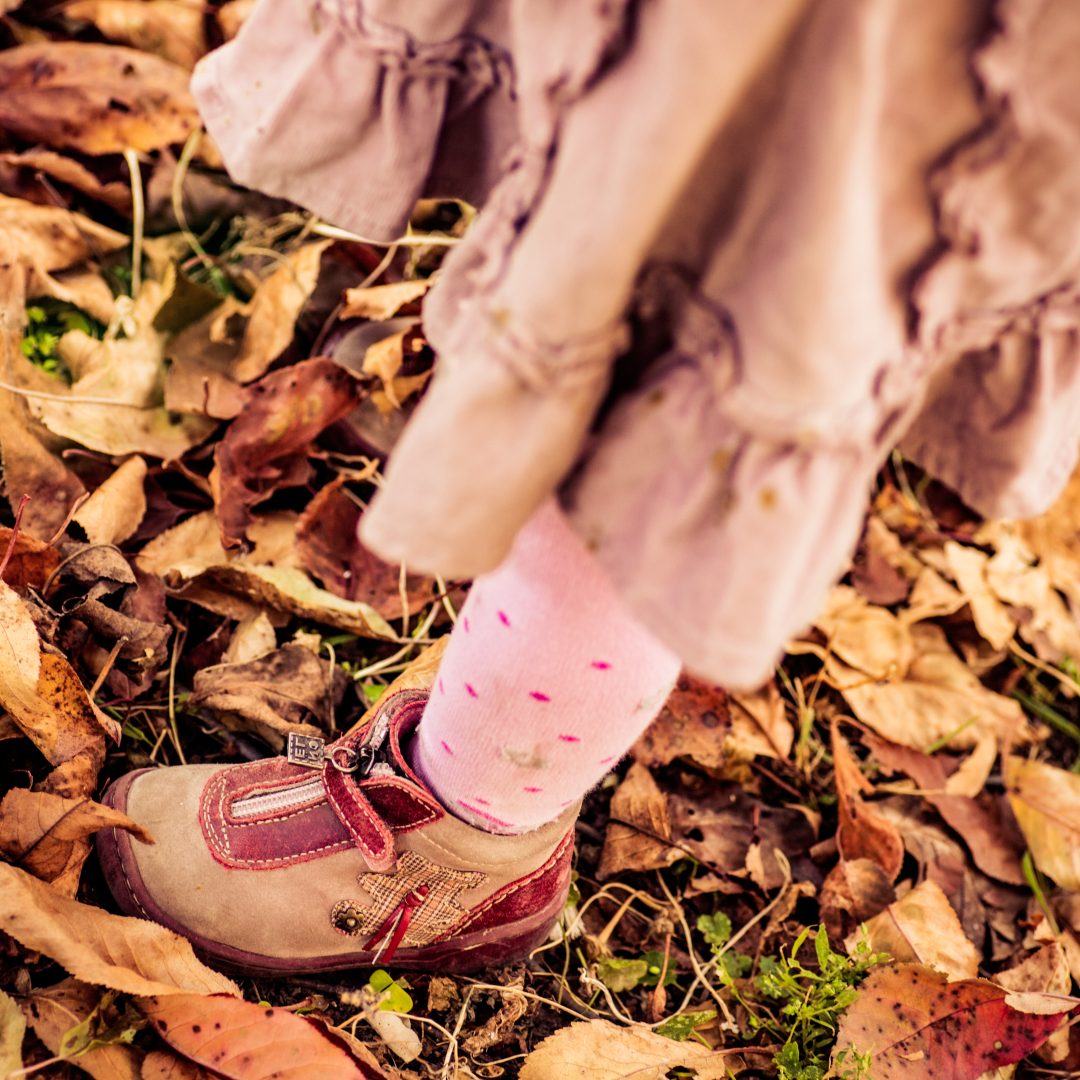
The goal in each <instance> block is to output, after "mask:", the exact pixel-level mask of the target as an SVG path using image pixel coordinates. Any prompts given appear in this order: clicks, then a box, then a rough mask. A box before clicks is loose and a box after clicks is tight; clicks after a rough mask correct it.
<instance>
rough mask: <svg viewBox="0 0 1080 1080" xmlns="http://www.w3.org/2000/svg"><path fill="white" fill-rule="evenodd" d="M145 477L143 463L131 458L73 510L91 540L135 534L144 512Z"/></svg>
mask: <svg viewBox="0 0 1080 1080" xmlns="http://www.w3.org/2000/svg"><path fill="white" fill-rule="evenodd" d="M145 479H146V462H145V461H144V460H143V459H142V458H141V457H139V456H138V455H135V456H134V457H130V458H128V459H127V461H125V462H124V463H123V464H122V465H121V466H120V467H119V468H118V469H117V470H116V472H114V473H113V474H112V476H110V477H109V478H108V479H107V480H106V481H105V482H104V483H103V484H102V485H101V486H100V487H99V488H97V489H96V490H95V491H94V492H93V493H92V494H91V495H90V498H89V499H87V500H86V502H84V503H83V504H82V506H80V507H79V509H78V510H76V511H75V514H74V520H75V521H77V522H78V523H79V524H80V525H81V526H82V527H83V530H84V531H85V532H86V538H87V539H88V540H89V541H90V543H92V544H119V543H120V542H121V541H123V540H127V538H128V537H129V536H132V535H134V533H135V530H136V529H138V527H139V525H140V523H141V522H142V519H143V516H144V515H145V514H146V495H145V493H144V491H143V481H145Z"/></svg>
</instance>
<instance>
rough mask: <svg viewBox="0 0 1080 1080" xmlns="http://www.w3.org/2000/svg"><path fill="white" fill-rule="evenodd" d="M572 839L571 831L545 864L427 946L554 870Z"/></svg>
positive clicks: (492, 898) (473, 911) (458, 930)
mask: <svg viewBox="0 0 1080 1080" xmlns="http://www.w3.org/2000/svg"><path fill="white" fill-rule="evenodd" d="M573 839H574V834H573V831H571V832H568V833H567V834H566V836H564V837H563V839H562V841H561V842H560V843H559V845H558V846H557V847H556V848H555V850H554V851H553V852H552V854H551V856H550V857H549V858H548V860H547V862H545V863H544V865H543V866H540V867H538V868H537V869H536V870H534V871H533V872H532V873H531V874H528V875H527V876H525V877H523V878H518V880H517V881H515V882H512V883H511V884H510V885H507V886H504V887H503V888H502V889H500V890H499V891H498V892H494V893H492V894H491V895H490V896H489V897H488V898H487V899H486V900H483V901H481V902H480V903H479V904H478V905H477V906H476V907H474V908H470V910H469V912H468V913H467V914H466V916H465V918H464V919H462V920H461V921H460V922H458V923H456V924H455V925H454V926H452V927H450V929H449V930H447V931H446V932H445V933H444V934H442V935H441V936H440V937H437V938H433V939H432V940H431V942H429V944H435V943H436V942H440V941H447V940H449V939H450V938H452V937H454V936H455V935H456V934H460V933H462V932H463V931H464V930H467V929H468V926H469V923H471V922H475V921H476V920H477V919H478V918H479V917H480V916H481V915H483V914H484V913H485V912H487V911H489V910H490V909H491V908H492V907H493V906H494V905H495V904H497V903H499V901H501V900H505V899H506V898H507V897H508V896H513V895H514V893H516V892H519V891H520V890H521V889H523V888H525V886H526V885H530V884H532V882H534V881H536V880H537V879H538V878H541V877H543V876H544V875H545V874H546V873H547V872H548V871H549V870H552V869H554V867H555V866H557V865H558V863H559V861H560V860H561V859H562V857H563V855H564V854H565V853H566V849H567V848H568V847H570V846H572V845H573Z"/></svg>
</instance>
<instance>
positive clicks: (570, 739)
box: [559, 735, 581, 742]
mask: <svg viewBox="0 0 1080 1080" xmlns="http://www.w3.org/2000/svg"><path fill="white" fill-rule="evenodd" d="M559 742H581V740H580V739H579V738H578V737H577V736H576V735H560V736H559Z"/></svg>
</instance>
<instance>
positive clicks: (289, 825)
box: [199, 763, 353, 870]
mask: <svg viewBox="0 0 1080 1080" xmlns="http://www.w3.org/2000/svg"><path fill="white" fill-rule="evenodd" d="M260 764H261V763H260ZM241 768H243V767H241ZM235 771H239V770H235ZM304 771H306V770H304ZM233 772H234V770H233V769H229V768H225V769H222V770H221V771H220V772H216V773H214V775H213V776H211V777H210V779H209V780H207V782H206V786H205V787H204V788H203V791H202V797H201V798H200V800H199V826H200V828H201V829H202V834H203V839H204V840H205V841H206V846H207V848H208V849H209V851H210V854H211V855H213V857H214V859H215V860H216V861H217V862H219V863H221V865H222V866H225V867H229V868H230V869H243V870H272V869H274V868H275V867H280V866H289V865H291V864H292V863H299V862H308V861H310V860H311V859H320V858H322V857H324V856H326V855H330V854H332V853H333V852H335V851H343V850H346V849H348V848H350V847H352V843H353V841H352V837H351V836H350V835H349V833H348V831H347V830H346V829H345V827H344V826H343V825H342V823H341V822H340V821H339V820H338V818H337V816H336V815H335V814H334V812H333V811H332V810H331V809H330V807H329V806H327V804H326V802H325V800H323V799H322V798H321V796H320V801H318V802H305V803H304V804H302V805H301V806H299V807H296V808H294V809H292V810H289V811H278V812H277V813H275V814H273V815H268V816H266V817H263V818H252V819H250V820H244V819H239V820H238V819H236V818H234V817H233V816H232V815H231V814H230V813H229V812H228V808H229V806H230V805H231V803H232V802H233V801H235V798H236V797H237V795H239V794H242V793H243V792H245V791H250V790H252V788H253V787H254V785H243V786H241V785H238V784H236V783H235V778H234V777H233V776H232V775H231V774H232V773H233ZM315 775H316V776H317V775H318V774H315ZM299 779H300V780H301V781H302V780H303V779H304V778H299ZM306 779H309V780H310V779H311V776H308V777H306ZM288 786H289V785H282V784H281V782H280V781H278V782H277V783H276V784H269V783H268V784H266V785H263V787H269V788H271V789H273V788H276V789H278V790H280V789H281V788H282V787H288Z"/></svg>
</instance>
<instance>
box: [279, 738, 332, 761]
mask: <svg viewBox="0 0 1080 1080" xmlns="http://www.w3.org/2000/svg"><path fill="white" fill-rule="evenodd" d="M285 756H286V757H287V758H288V761H289V764H290V765H305V766H307V768H309V769H321V768H322V767H323V763H324V761H325V759H326V740H325V739H320V738H319V737H318V735H298V734H297V733H296V732H295V731H290V732H289V741H288V744H287V745H286V748H285Z"/></svg>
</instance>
